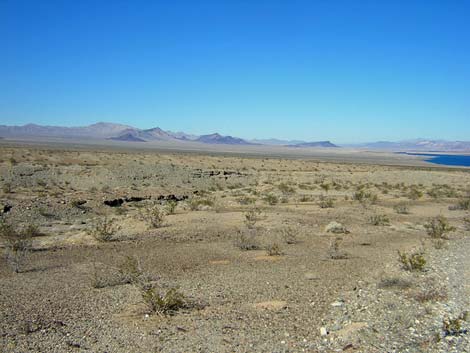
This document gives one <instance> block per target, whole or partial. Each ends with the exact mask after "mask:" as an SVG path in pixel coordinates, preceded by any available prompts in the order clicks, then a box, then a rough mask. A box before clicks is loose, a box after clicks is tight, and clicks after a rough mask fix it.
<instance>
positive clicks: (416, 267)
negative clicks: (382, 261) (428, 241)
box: [398, 250, 426, 271]
mask: <svg viewBox="0 0 470 353" xmlns="http://www.w3.org/2000/svg"><path fill="white" fill-rule="evenodd" d="M398 260H399V262H400V264H401V266H402V268H403V269H404V270H407V271H424V268H425V266H426V259H425V257H424V251H423V250H418V251H413V252H411V253H409V254H408V253H405V252H401V251H398Z"/></svg>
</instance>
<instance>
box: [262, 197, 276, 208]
mask: <svg viewBox="0 0 470 353" xmlns="http://www.w3.org/2000/svg"><path fill="white" fill-rule="evenodd" d="M263 200H264V202H266V203H267V204H268V205H271V206H274V205H276V204H277V203H279V198H278V197H277V196H276V195H274V194H267V195H265V196H264V197H263Z"/></svg>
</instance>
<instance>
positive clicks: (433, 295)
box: [411, 285, 447, 303]
mask: <svg viewBox="0 0 470 353" xmlns="http://www.w3.org/2000/svg"><path fill="white" fill-rule="evenodd" d="M411 296H412V298H413V299H415V300H416V301H418V302H420V303H425V302H440V301H445V300H447V290H446V288H445V287H441V286H436V285H432V286H429V287H427V288H423V289H421V290H418V291H415V292H414V293H412V294H411Z"/></svg>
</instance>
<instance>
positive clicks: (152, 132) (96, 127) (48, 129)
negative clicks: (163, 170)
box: [0, 122, 470, 152]
mask: <svg viewBox="0 0 470 353" xmlns="http://www.w3.org/2000/svg"><path fill="white" fill-rule="evenodd" d="M2 138H3V139H5V138H7V139H8V138H58V139H67V138H75V139H89V140H93V139H94V140H114V141H121V142H135V143H146V142H152V141H168V142H171V141H173V142H180V143H184V142H192V143H202V144H212V145H247V146H249V145H252V146H256V145H267V146H279V147H281V146H284V147H292V148H334V147H339V146H338V145H336V144H333V143H331V142H330V141H314V142H308V141H302V140H280V139H253V140H246V139H242V138H239V137H234V136H223V135H221V134H218V133H213V134H207V135H194V134H187V133H185V132H181V131H178V132H172V131H168V130H163V129H161V128H159V127H155V128H151V129H139V128H135V127H132V126H129V125H122V124H115V123H105V122H100V123H96V124H92V125H88V126H80V127H63V126H44V125H37V124H27V125H22V126H8V125H0V139H2ZM341 147H350V148H355V149H366V150H385V151H423V152H424V151H425V152H469V151H470V141H446V140H432V139H415V140H404V141H399V142H391V141H378V142H371V143H363V144H355V145H341Z"/></svg>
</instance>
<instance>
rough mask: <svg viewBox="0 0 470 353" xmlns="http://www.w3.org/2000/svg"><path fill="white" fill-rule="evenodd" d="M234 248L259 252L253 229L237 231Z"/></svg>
mask: <svg viewBox="0 0 470 353" xmlns="http://www.w3.org/2000/svg"><path fill="white" fill-rule="evenodd" d="M236 246H237V247H238V248H239V249H241V250H259V249H260V248H261V246H260V244H259V241H258V240H257V239H256V231H255V230H254V229H248V230H246V231H245V230H244V231H239V232H238V237H237V241H236Z"/></svg>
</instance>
